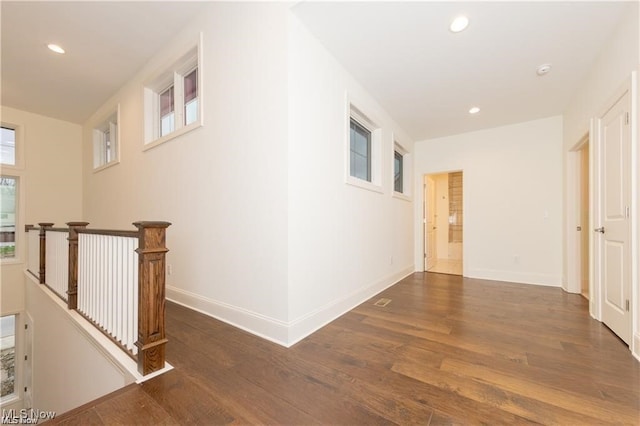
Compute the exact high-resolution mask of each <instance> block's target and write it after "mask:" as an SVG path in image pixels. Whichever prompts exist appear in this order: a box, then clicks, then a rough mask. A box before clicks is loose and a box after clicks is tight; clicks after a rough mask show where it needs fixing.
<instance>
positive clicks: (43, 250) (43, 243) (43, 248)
mask: <svg viewBox="0 0 640 426" xmlns="http://www.w3.org/2000/svg"><path fill="white" fill-rule="evenodd" d="M38 225H40V271H39V272H40V274H39V275H40V276H39V277H38V278H39V279H40V284H44V280H45V278H46V276H47V275H46V273H47V270H46V268H47V228H51V227H52V226H53V223H50V222H44V223H38Z"/></svg>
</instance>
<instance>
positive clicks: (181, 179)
mask: <svg viewBox="0 0 640 426" xmlns="http://www.w3.org/2000/svg"><path fill="white" fill-rule="evenodd" d="M200 31H202V33H203V49H204V55H203V57H204V64H203V65H202V66H201V73H202V79H203V92H204V95H203V105H204V122H205V124H204V127H202V128H199V129H197V130H194V131H192V132H190V133H187V134H185V135H184V136H181V137H179V138H177V139H174V140H172V141H170V142H168V143H165V144H162V145H159V146H158V147H156V148H153V149H151V150H148V151H146V152H145V151H143V150H142V144H143V141H142V138H143V125H142V121H143V117H142V110H143V108H142V106H143V105H142V103H141V101H142V82H143V81H144V80H145V78H147V77H148V76H149V75H150V74H151V73H153V72H154V71H156V70H157V68H158V67H160V64H162V63H164V62H167V61H168V58H169V57H171V56H174V55H177V54H178V53H179V52H180V50H181V49H185V46H188V45H189V42H190V41H191V40H194V39H196V38H197V37H198V34H199V32H200ZM345 91H349V93H350V94H352V95H353V96H357V97H358V99H362V105H361V107H362V108H366V109H367V111H369V110H370V111H371V112H372V113H374V114H375V115H376V117H380V119H381V123H380V124H382V125H383V126H384V129H383V145H384V166H383V169H384V179H385V180H384V184H385V193H384V194H379V193H374V192H370V191H365V190H362V189H359V188H355V187H353V186H348V185H346V184H345V183H344V179H343V178H344V159H345V158H344V143H345V139H344V138H345V133H346V132H345V130H346V127H345V126H346V123H347V122H346V121H345V120H346V115H345V114H346V113H345ZM287 93H288V94H289V96H287ZM118 104H119V105H120V123H119V126H120V132H121V154H120V158H121V160H120V163H119V164H117V165H115V166H113V167H109V168H107V169H105V170H102V171H99V172H97V173H94V172H93V170H92V163H91V160H92V153H91V129H92V128H93V126H94V125H95V124H97V123H98V122H100V121H101V120H102V119H103V118H104V116H105V115H107V114H108V113H109V112H110V111H112V110H113V109H114V108H115V107H116V105H118ZM392 132H394V133H392ZM83 135H84V141H83V144H84V145H83V146H84V155H83V164H84V180H85V190H84V209H85V219H86V220H87V221H89V222H91V226H97V227H110V228H122V227H129V226H130V225H129V224H130V223H131V222H133V221H135V220H166V221H169V222H172V223H173V225H172V226H171V227H170V228H169V229H168V238H167V245H168V247H169V249H170V250H171V251H170V252H169V255H168V259H167V261H168V264H170V265H171V267H172V272H173V273H172V274H171V275H169V276H168V277H167V280H168V285H167V296H168V298H170V299H173V300H176V301H178V302H180V303H184V304H186V305H189V306H191V307H194V308H196V309H200V310H202V311H204V312H206V313H208V314H210V315H213V316H217V317H219V318H221V319H223V320H225V321H227V322H230V323H232V324H235V325H238V326H240V327H243V328H245V329H247V330H249V331H251V332H253V333H256V334H259V335H262V336H264V337H267V338H269V339H271V340H274V341H277V342H279V343H282V344H285V345H287V344H291V343H292V342H294V341H295V340H297V339H298V338H300V337H301V336H303V335H305V334H308V333H309V332H311V331H313V330H315V329H316V328H318V327H320V326H321V325H322V324H324V323H325V322H327V321H329V320H330V319H333V318H334V317H335V316H337V315H339V314H342V313H343V312H344V311H346V310H347V309H349V308H350V307H352V306H353V305H354V304H356V303H359V302H360V301H362V300H363V298H365V297H367V296H369V295H372V294H373V293H375V292H377V291H379V290H380V289H382V288H383V287H384V286H387V285H389V284H391V283H393V282H395V280H397V279H398V278H399V277H401V276H402V275H403V274H406V273H408V272H411V271H412V269H413V265H412V247H411V242H410V241H411V237H412V234H413V231H412V220H411V215H412V213H411V204H410V201H406V200H403V199H399V198H392V196H391V192H392V191H391V169H390V167H391V162H392V149H393V148H392V146H393V144H392V135H395V138H396V140H398V141H400V142H403V143H404V144H405V148H406V149H408V150H411V148H412V147H411V145H410V140H409V139H408V138H407V137H406V135H404V134H403V133H402V132H401V130H400V129H398V128H397V126H395V124H394V123H393V122H392V121H391V119H390V118H389V117H388V116H387V115H386V114H385V113H384V111H382V109H381V108H380V107H379V106H378V105H377V104H376V103H375V102H374V101H373V100H372V99H371V98H370V97H369V96H368V95H367V94H366V93H365V92H364V90H363V89H362V88H360V87H359V86H358V85H357V84H356V83H355V81H353V79H352V78H351V77H350V76H349V75H348V74H347V73H346V72H345V71H344V70H343V69H342V68H341V67H340V66H339V65H338V64H337V62H336V61H335V60H334V59H333V58H332V57H331V56H329V54H328V53H327V52H326V51H325V49H324V48H323V47H322V46H320V44H319V43H318V42H317V41H316V40H315V39H314V38H313V37H312V36H310V35H309V33H308V32H307V31H306V30H305V29H304V28H302V26H301V25H300V23H299V22H297V20H296V18H295V17H293V15H291V14H290V12H289V10H288V5H286V4H281V3H260V4H258V3H250V4H244V3H237V4H232V3H211V4H208V5H207V6H206V8H205V9H204V11H203V13H202V14H201V15H200V16H199V17H198V18H197V19H195V20H194V22H192V23H191V24H190V25H189V27H188V28H187V29H186V30H185V31H184V32H183V33H181V34H180V35H178V36H177V37H176V38H175V39H174V41H173V42H172V43H171V45H170V46H168V47H167V49H165V52H163V53H161V54H159V55H158V56H157V57H156V58H154V59H153V60H152V61H151V62H150V63H149V64H148V65H147V66H146V67H145V68H144V69H143V70H141V72H140V73H139V75H138V76H137V77H136V78H135V79H134V80H133V81H131V82H130V83H129V84H128V85H127V86H126V87H124V88H123V89H121V90H120V91H119V93H117V94H116V95H114V97H113V98H112V99H111V100H110V101H109V102H107V103H106V104H105V105H103V106H102V107H101V108H100V110H99V111H97V112H96V113H95V114H94V115H93V116H92V118H91V119H90V120H89V121H88V122H87V123H86V124H85V126H84V129H83ZM113 206H118V207H117V209H114V208H113ZM392 257H393V259H392Z"/></svg>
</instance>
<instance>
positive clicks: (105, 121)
mask: <svg viewBox="0 0 640 426" xmlns="http://www.w3.org/2000/svg"><path fill="white" fill-rule="evenodd" d="M111 111H112V112H111V114H109V115H108V116H106V117H104V118H102V119H101V120H100V121H99V123H100V124H98V125H97V126H94V127H93V131H92V138H91V142H92V148H93V172H94V173H95V172H99V171H101V170H104V169H107V168H109V167H112V166H115V165H116V164H119V163H120V104H118V105H116V107H115V109H112V110H111ZM107 129H108V130H109V134H110V136H111V139H110V143H111V149H112V153H111V154H112V155H111V157H112V158H111V159H110V161H106V159H105V158H104V157H105V156H106V155H103V153H104V150H105V146H104V145H105V142H106V141H105V135H106V132H107ZM114 137H115V140H114Z"/></svg>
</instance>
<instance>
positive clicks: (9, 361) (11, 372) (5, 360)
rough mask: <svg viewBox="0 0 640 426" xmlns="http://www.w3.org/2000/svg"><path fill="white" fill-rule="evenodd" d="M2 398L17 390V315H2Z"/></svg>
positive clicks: (0, 345) (0, 327)
mask: <svg viewBox="0 0 640 426" xmlns="http://www.w3.org/2000/svg"><path fill="white" fill-rule="evenodd" d="M0 355H1V357H2V362H1V365H0V367H1V368H0V375H1V377H2V381H1V382H0V385H1V387H2V392H1V394H0V397H1V398H5V397H8V396H11V395H13V394H15V392H16V316H15V315H6V316H3V317H0Z"/></svg>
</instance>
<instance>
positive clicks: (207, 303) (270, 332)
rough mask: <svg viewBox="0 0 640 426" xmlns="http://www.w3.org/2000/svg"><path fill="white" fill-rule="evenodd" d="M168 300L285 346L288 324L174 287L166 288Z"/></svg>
mask: <svg viewBox="0 0 640 426" xmlns="http://www.w3.org/2000/svg"><path fill="white" fill-rule="evenodd" d="M166 297H167V299H168V300H170V301H172V302H175V303H178V304H180V305H183V306H186V307H187V308H190V309H193V310H195V311H198V312H200V313H203V314H205V315H208V316H210V317H213V318H215V319H218V320H220V321H223V322H226V323H228V324H231V325H233V326H234V327H238V328H240V329H242V330H245V331H248V332H249V333H251V334H255V335H257V336H260V337H262V338H264V339H267V340H270V341H272V342H274V343H277V344H279V345H282V346H287V336H288V324H287V322H286V321H281V320H278V319H275V318H271V317H268V316H266V315H262V314H259V313H256V312H252V311H249V310H248V309H244V308H240V307H238V306H233V305H230V304H228V303H223V302H219V301H217V300H213V299H210V298H208V297H205V296H201V295H199V294H195V293H191V292H189V291H186V290H182V289H179V288H176V287H172V286H167V287H166Z"/></svg>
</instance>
